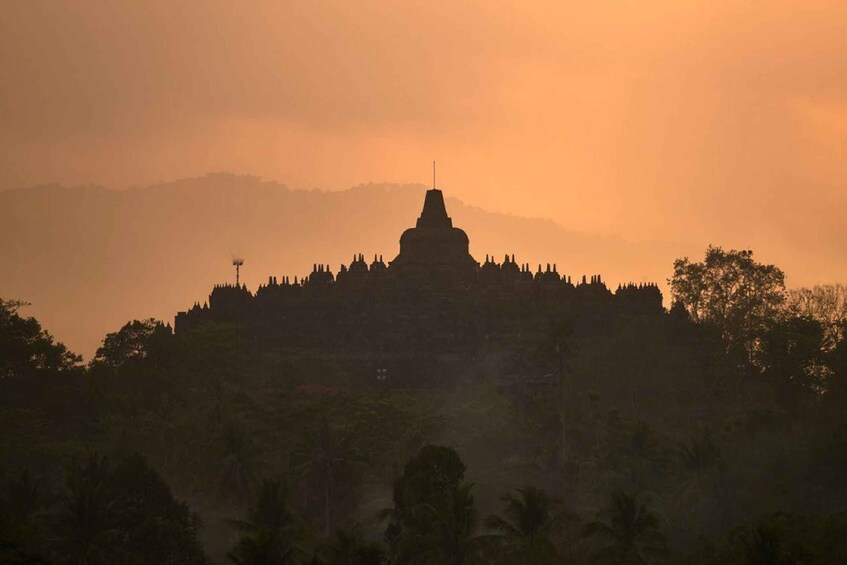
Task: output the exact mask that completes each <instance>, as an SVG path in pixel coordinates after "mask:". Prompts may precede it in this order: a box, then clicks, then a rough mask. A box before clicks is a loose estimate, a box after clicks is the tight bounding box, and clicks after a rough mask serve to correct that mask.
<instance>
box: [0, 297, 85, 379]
mask: <svg viewBox="0 0 847 565" xmlns="http://www.w3.org/2000/svg"><path fill="white" fill-rule="evenodd" d="M26 305H27V304H26V303H25V302H21V301H19V300H3V299H2V298H0V381H2V380H5V379H24V378H32V377H54V376H58V375H67V374H72V375H78V374H79V372H80V369H81V367H80V362H81V361H82V358H81V357H80V356H78V355H75V354H73V353H71V352H70V351H68V350H67V348H66V347H65V346H64V345H63V344H61V343H58V342H56V341H54V339H53V336H51V335H50V334H49V333H47V331H46V330H44V329H42V327H41V324H39V323H38V320H36V319H35V318H32V317H30V318H22V317H21V316H20V315H19V314H18V310H19V309H20V308H21V307H23V306H26Z"/></svg>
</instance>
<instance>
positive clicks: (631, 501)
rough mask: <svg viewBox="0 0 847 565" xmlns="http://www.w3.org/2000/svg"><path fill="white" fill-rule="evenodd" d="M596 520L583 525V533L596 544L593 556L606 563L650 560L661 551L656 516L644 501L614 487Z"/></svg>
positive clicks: (631, 564) (661, 538) (632, 563)
mask: <svg viewBox="0 0 847 565" xmlns="http://www.w3.org/2000/svg"><path fill="white" fill-rule="evenodd" d="M602 514H603V517H602V519H600V520H596V521H594V522H590V523H588V524H586V525H585V529H584V533H585V535H586V536H587V537H588V538H590V539H591V540H593V542H594V543H595V544H596V545H597V552H596V554H595V557H596V558H597V560H598V562H599V563H604V564H609V565H617V564H620V565H641V564H645V563H654V562H655V561H656V560H658V559H659V558H661V557H662V556H663V555H664V554H665V551H666V549H665V537H664V536H663V535H662V533H661V532H660V530H659V519H658V517H657V516H656V515H655V514H654V513H653V512H652V511H651V510H650V508H649V506H648V505H647V503H646V502H644V501H642V500H639V499H638V497H635V496H631V495H629V494H627V493H626V492H624V491H621V490H618V491H615V492H614V493H612V499H611V501H610V504H609V506H607V507H606V508H605V509H604V510H603V513H602Z"/></svg>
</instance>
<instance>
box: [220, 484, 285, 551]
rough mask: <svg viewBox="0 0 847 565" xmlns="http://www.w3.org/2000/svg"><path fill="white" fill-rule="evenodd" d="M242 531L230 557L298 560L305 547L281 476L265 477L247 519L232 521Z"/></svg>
mask: <svg viewBox="0 0 847 565" xmlns="http://www.w3.org/2000/svg"><path fill="white" fill-rule="evenodd" d="M229 523H230V525H232V526H233V527H235V528H236V529H237V530H238V531H239V533H240V534H241V539H239V541H238V545H236V547H235V548H234V549H233V550H232V551H231V552H230V554H229V558H230V560H231V561H232V562H233V563H238V564H240V565H267V564H279V565H284V564H285V563H296V562H297V558H298V556H299V555H300V554H302V550H301V549H300V548H299V547H298V546H297V545H296V540H297V533H298V532H297V528H296V525H295V522H294V517H293V515H292V514H291V511H290V510H289V507H288V493H287V491H286V488H285V485H284V484H283V482H282V481H281V480H279V479H264V480H263V481H262V483H261V485H260V486H259V494H258V496H257V497H256V502H255V504H254V505H253V506H251V507H250V509H249V511H248V514H247V519H246V520H230V521H229Z"/></svg>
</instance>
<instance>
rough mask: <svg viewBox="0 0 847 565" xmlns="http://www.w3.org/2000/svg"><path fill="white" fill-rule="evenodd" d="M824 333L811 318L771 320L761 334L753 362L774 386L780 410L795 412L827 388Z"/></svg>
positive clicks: (827, 370)
mask: <svg viewBox="0 0 847 565" xmlns="http://www.w3.org/2000/svg"><path fill="white" fill-rule="evenodd" d="M823 348H824V330H823V327H822V326H821V324H820V322H818V321H817V320H814V319H812V318H799V317H791V318H788V319H776V320H771V321H770V322H769V323H768V324H767V329H766V330H765V332H764V333H763V335H762V338H761V339H760V341H759V343H758V346H757V352H756V361H757V364H759V365H760V366H761V367H762V372H763V375H764V376H765V377H766V378H767V379H768V380H769V381H770V382H771V383H772V384H773V385H774V387H775V389H776V392H777V398H778V400H779V401H780V403H781V404H782V406H783V407H785V408H788V409H795V408H797V407H798V406H800V405H801V404H804V403H808V402H810V401H811V400H813V399H814V398H816V397H818V396H819V395H820V393H822V392H823V391H824V390H825V389H826V384H827V382H826V381H827V375H828V374H829V372H830V369H829V368H828V367H826V366H825V365H824V350H823Z"/></svg>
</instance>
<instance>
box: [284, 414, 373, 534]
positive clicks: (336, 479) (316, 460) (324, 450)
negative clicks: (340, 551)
mask: <svg viewBox="0 0 847 565" xmlns="http://www.w3.org/2000/svg"><path fill="white" fill-rule="evenodd" d="M299 456H300V458H301V459H302V460H303V463H302V465H301V473H302V475H303V477H304V478H306V479H307V480H308V481H309V482H310V483H311V486H312V487H313V488H315V490H316V491H319V495H318V496H319V497H320V499H321V508H322V511H323V520H322V521H323V530H324V534H326V535H329V533H330V532H331V531H332V527H333V525H334V524H335V516H334V515H333V509H334V508H335V507H336V506H337V504H338V503H339V501H340V499H341V498H342V496H344V495H345V494H348V493H349V490H350V486H351V485H353V484H354V482H355V481H354V479H355V475H354V473H353V471H354V469H353V465H354V463H355V462H357V461H359V460H360V459H361V455H360V453H359V451H358V450H357V449H356V448H355V447H353V445H352V444H351V443H350V442H348V441H347V438H346V437H345V435H344V434H343V433H340V432H337V431H335V430H333V429H332V428H330V426H329V422H327V420H326V419H322V420H321V423H320V427H319V428H318V430H317V432H316V433H314V434H311V435H310V436H309V437H308V438H307V439H306V441H305V442H304V444H303V447H302V448H301V449H300V452H299ZM341 485H346V487H347V492H345V491H344V490H342V489H341Z"/></svg>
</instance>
